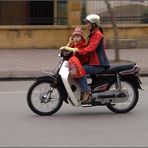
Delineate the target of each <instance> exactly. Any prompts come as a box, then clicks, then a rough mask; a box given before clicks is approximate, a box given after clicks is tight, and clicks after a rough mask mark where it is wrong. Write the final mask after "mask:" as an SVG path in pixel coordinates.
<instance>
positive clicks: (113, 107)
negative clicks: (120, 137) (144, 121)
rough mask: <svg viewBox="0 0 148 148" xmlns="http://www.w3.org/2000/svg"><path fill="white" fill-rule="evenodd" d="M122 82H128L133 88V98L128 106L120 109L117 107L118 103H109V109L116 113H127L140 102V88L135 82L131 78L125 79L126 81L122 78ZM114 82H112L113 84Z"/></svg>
mask: <svg viewBox="0 0 148 148" xmlns="http://www.w3.org/2000/svg"><path fill="white" fill-rule="evenodd" d="M122 83H127V84H128V85H129V86H130V87H131V89H132V91H133V99H132V101H131V103H130V104H129V105H128V106H127V107H125V108H123V109H119V108H118V107H116V105H117V104H115V105H112V104H109V105H107V107H108V109H110V110H111V111H112V112H114V113H127V112H129V111H131V110H132V109H133V108H134V107H135V106H136V104H137V102H138V99H139V92H138V88H137V87H136V86H135V85H134V84H133V82H131V81H129V80H124V81H122V80H121V85H122ZM114 84H115V83H114ZM114 84H112V86H113V85H114ZM125 103H126V102H125Z"/></svg>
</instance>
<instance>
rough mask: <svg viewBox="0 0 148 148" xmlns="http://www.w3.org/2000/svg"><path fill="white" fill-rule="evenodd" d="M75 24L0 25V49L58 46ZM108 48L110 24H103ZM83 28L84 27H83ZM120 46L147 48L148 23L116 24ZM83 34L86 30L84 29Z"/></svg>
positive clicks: (111, 35) (109, 43)
mask: <svg viewBox="0 0 148 148" xmlns="http://www.w3.org/2000/svg"><path fill="white" fill-rule="evenodd" d="M74 27H75V26H55V25H54V26H22V25H20V26H0V49H4V48H59V47H61V46H63V45H66V43H67V41H68V37H69V36H70V35H71V34H72V31H73V29H74ZM103 28H104V37H105V41H106V45H107V47H108V48H114V44H113V43H114V42H113V41H114V35H113V30H112V27H111V26H110V25H108V26H103ZM84 29H85V28H84ZM118 32H119V41H120V46H121V48H128V47H129V48H137V47H138V48H139V47H140V46H141V48H148V25H124V26H118ZM84 36H85V37H87V32H86V30H84Z"/></svg>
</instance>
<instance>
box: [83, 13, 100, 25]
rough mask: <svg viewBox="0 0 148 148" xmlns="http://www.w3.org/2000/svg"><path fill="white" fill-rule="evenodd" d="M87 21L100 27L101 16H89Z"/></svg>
mask: <svg viewBox="0 0 148 148" xmlns="http://www.w3.org/2000/svg"><path fill="white" fill-rule="evenodd" d="M85 20H86V21H88V22H90V23H92V24H96V25H97V26H100V24H101V21H100V16H98V15H96V14H90V15H88V16H87V17H86V19H85Z"/></svg>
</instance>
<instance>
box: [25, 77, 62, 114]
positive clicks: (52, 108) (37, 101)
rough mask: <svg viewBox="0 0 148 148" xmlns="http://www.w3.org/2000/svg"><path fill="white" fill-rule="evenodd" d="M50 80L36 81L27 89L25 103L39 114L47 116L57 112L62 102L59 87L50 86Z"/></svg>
mask: <svg viewBox="0 0 148 148" xmlns="http://www.w3.org/2000/svg"><path fill="white" fill-rule="evenodd" d="M51 84H52V81H50V80H40V81H36V82H35V83H34V84H33V85H32V86H31V87H30V89H29V90H28V93H27V103H28V106H29V107H30V109H31V110H32V111H33V112H34V113H36V114H38V115H40V116H48V115H52V114H54V113H55V112H57V111H58V110H59V109H60V107H61V106H62V104H63V99H61V97H60V96H61V95H60V89H59V88H58V87H56V88H53V87H52V85H51Z"/></svg>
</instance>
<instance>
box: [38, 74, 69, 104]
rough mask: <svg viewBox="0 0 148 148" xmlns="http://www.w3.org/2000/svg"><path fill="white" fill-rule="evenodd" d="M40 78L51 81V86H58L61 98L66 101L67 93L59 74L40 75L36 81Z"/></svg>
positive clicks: (40, 79)
mask: <svg viewBox="0 0 148 148" xmlns="http://www.w3.org/2000/svg"><path fill="white" fill-rule="evenodd" d="M42 80H46V81H50V82H52V84H53V87H58V88H59V91H60V95H61V97H62V99H63V100H64V101H65V102H66V103H68V100H67V97H68V94H67V91H66V89H65V86H64V84H63V82H62V79H61V77H60V76H55V75H48V76H42V77H39V78H37V81H42Z"/></svg>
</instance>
